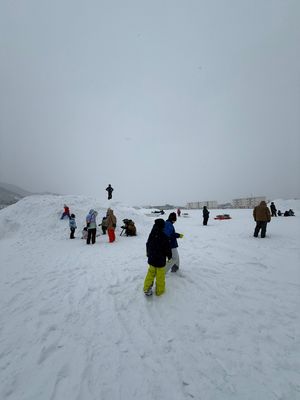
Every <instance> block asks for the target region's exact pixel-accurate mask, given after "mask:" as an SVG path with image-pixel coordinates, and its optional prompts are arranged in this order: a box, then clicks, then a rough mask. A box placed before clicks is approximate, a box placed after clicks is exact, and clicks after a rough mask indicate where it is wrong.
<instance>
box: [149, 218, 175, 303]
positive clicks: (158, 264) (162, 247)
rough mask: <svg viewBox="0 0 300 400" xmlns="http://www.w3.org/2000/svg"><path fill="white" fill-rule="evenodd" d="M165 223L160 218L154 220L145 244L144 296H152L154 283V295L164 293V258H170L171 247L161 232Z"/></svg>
mask: <svg viewBox="0 0 300 400" xmlns="http://www.w3.org/2000/svg"><path fill="white" fill-rule="evenodd" d="M164 227H165V221H164V220H163V219H162V218H159V219H156V220H155V222H154V226H153V228H152V230H151V232H150V235H149V237H148V240H147V243H146V251H147V257H148V264H149V267H148V272H147V275H146V278H145V281H144V293H145V295H146V296H151V295H152V294H153V292H152V287H153V284H154V279H156V282H155V286H156V287H155V294H156V295H157V296H160V295H161V294H163V293H164V291H165V287H166V283H165V268H164V267H165V265H166V258H168V259H169V260H170V259H171V257H172V251H171V246H170V242H169V239H168V237H167V236H166V235H165V233H164V232H163V230H164Z"/></svg>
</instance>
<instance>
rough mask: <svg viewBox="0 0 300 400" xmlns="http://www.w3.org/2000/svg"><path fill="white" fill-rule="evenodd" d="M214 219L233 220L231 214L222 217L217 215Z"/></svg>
mask: <svg viewBox="0 0 300 400" xmlns="http://www.w3.org/2000/svg"><path fill="white" fill-rule="evenodd" d="M214 219H221V220H222V219H231V216H230V215H229V214H222V215H217V216H216V217H215V218H214Z"/></svg>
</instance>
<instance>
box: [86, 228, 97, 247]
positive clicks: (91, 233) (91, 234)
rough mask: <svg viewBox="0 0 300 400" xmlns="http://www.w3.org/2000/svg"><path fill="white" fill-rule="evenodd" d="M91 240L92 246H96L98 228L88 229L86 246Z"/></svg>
mask: <svg viewBox="0 0 300 400" xmlns="http://www.w3.org/2000/svg"><path fill="white" fill-rule="evenodd" d="M91 239H92V244H94V243H95V242H96V228H93V229H88V235H87V239H86V244H90V242H91Z"/></svg>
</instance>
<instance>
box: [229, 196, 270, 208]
mask: <svg viewBox="0 0 300 400" xmlns="http://www.w3.org/2000/svg"><path fill="white" fill-rule="evenodd" d="M261 201H266V197H264V196H262V197H245V198H243V199H233V200H232V205H233V208H254V207H255V206H257V205H258V204H259V203H260V202H261Z"/></svg>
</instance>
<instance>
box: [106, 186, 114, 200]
mask: <svg viewBox="0 0 300 400" xmlns="http://www.w3.org/2000/svg"><path fill="white" fill-rule="evenodd" d="M105 190H106V191H107V193H108V200H110V199H112V192H113V191H114V189H113V188H112V187H111V184H109V185H108V186H107V188H106V189H105Z"/></svg>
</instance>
